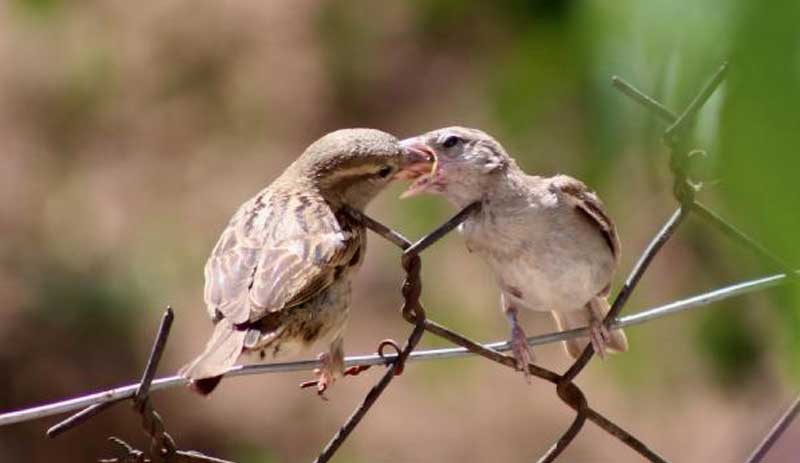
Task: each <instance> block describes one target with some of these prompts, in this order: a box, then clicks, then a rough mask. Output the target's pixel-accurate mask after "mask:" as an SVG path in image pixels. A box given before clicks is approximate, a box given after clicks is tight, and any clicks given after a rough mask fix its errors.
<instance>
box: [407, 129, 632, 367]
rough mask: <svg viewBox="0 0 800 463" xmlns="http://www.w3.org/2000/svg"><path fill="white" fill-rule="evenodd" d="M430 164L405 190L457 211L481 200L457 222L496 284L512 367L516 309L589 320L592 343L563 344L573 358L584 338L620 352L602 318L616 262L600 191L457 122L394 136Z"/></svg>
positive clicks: (522, 344)
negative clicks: (528, 166)
mask: <svg viewBox="0 0 800 463" xmlns="http://www.w3.org/2000/svg"><path fill="white" fill-rule="evenodd" d="M401 144H402V145H403V146H405V147H406V148H408V149H409V150H412V151H416V152H418V154H419V155H423V154H427V155H430V156H433V158H434V159H435V161H434V162H433V165H432V167H431V168H430V169H429V173H428V174H427V175H422V176H420V177H419V178H418V179H417V180H416V181H415V182H414V183H413V184H412V185H411V187H410V188H409V189H408V191H407V192H406V193H404V196H413V195H415V194H418V193H422V192H428V193H435V194H440V195H443V196H444V197H446V198H447V199H448V200H449V201H450V202H451V203H452V204H453V205H455V206H456V207H457V208H459V209H460V208H464V207H466V206H468V205H469V204H472V203H474V202H480V203H481V205H482V207H481V209H480V210H479V211H478V212H476V213H475V214H473V215H472V216H470V217H469V218H468V219H467V220H466V221H465V222H464V223H463V224H462V226H461V227H460V231H461V232H462V233H463V235H464V236H465V238H466V244H467V248H468V250H469V251H470V252H475V253H477V254H479V255H480V256H481V257H483V259H484V260H485V261H486V262H487V263H488V264H489V266H490V267H491V269H492V270H493V272H494V275H495V277H496V279H497V282H498V285H499V287H500V290H501V304H502V308H503V311H504V312H505V314H506V316H507V317H508V320H509V323H510V326H511V345H512V350H513V353H514V356H515V358H516V359H517V364H518V367H519V368H521V369H523V371H525V372H526V374H527V368H523V366H524V365H527V363H528V362H529V361H530V360H531V353H530V350H529V348H528V344H527V342H526V339H525V338H526V336H525V332H524V331H523V329H522V327H521V326H520V324H519V322H518V320H517V312H518V309H519V308H522V307H524V308H527V309H531V310H542V311H551V312H552V314H553V317H554V318H555V320H556V323H557V324H558V327H559V329H562V330H566V329H573V328H580V327H585V326H588V327H589V332H590V336H589V340H586V338H577V339H571V340H568V341H566V342H565V347H566V350H567V352H568V353H569V355H571V356H572V357H577V356H578V355H580V353H581V352H582V351H583V349H584V347H585V346H586V344H587V343H588V342H591V343H592V344H593V347H594V349H595V351H596V352H597V353H598V354H599V355H601V357H602V356H604V354H605V351H606V349H608V350H611V351H624V350H626V349H627V346H628V343H627V340H626V338H625V334H624V333H623V332H622V331H621V330H613V331H609V330H608V329H607V328H606V327H605V325H603V323H602V321H603V318H604V316H605V314H606V313H607V312H608V310H609V305H608V302H607V299H606V298H607V296H608V292H609V288H610V285H611V280H612V277H613V275H614V271H615V270H616V268H617V264H618V261H619V252H620V249H619V240H618V239H617V233H616V231H615V229H614V224H613V222H612V221H611V218H609V216H608V214H606V212H605V210H604V208H603V204H602V203H601V202H600V200H599V199H598V198H597V196H596V195H595V194H594V193H593V192H591V191H590V190H589V189H587V188H586V185H584V184H583V183H581V182H580V181H578V180H576V179H574V178H572V177H568V176H566V175H556V176H554V177H549V178H548V177H539V176H532V175H526V174H525V173H524V172H523V171H522V170H521V169H520V168H519V167H518V166H517V164H516V162H515V161H514V160H513V159H512V158H511V157H510V156H509V155H508V154H507V153H506V151H505V150H504V149H503V147H502V146H501V145H500V143H498V142H497V141H496V140H495V139H494V138H492V137H491V136H489V135H487V134H486V133H484V132H482V131H480V130H476V129H468V128H463V127H450V128H444V129H440V130H434V131H432V132H429V133H426V134H424V135H421V136H419V137H415V138H410V139H407V140H403V141H402V142H401Z"/></svg>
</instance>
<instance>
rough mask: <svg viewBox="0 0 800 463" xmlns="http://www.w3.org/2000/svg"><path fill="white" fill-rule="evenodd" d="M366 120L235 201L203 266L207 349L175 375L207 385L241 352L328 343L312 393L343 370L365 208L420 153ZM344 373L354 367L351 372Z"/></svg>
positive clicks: (205, 389)
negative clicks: (356, 214)
mask: <svg viewBox="0 0 800 463" xmlns="http://www.w3.org/2000/svg"><path fill="white" fill-rule="evenodd" d="M417 156H423V155H418V154H417V155H415V154H414V153H407V152H406V151H405V150H404V149H402V148H401V146H400V145H399V143H398V140H397V139H396V138H395V137H393V136H392V135H389V134H387V133H384V132H381V131H379V130H372V129H345V130H338V131H336V132H332V133H330V134H327V135H325V136H324V137H322V138H320V139H319V140H317V141H316V142H314V143H313V144H312V145H311V146H309V147H308V148H307V149H306V150H305V152H304V153H303V154H302V155H301V156H300V157H299V158H298V159H297V160H296V161H295V162H294V163H293V164H291V165H290V166H289V167H288V168H287V169H286V170H285V171H284V172H283V174H282V175H281V176H280V177H278V178H277V179H275V180H274V181H273V182H272V184H270V185H269V186H268V187H267V188H265V189H264V190H262V191H261V192H260V193H258V194H257V195H255V196H254V197H252V198H251V199H250V200H248V201H246V202H245V203H244V204H242V205H241V207H239V209H238V211H237V212H236V213H235V214H234V216H233V218H232V219H231V220H230V222H229V223H228V226H227V228H225V230H224V231H223V232H222V235H221V236H220V238H219V241H218V242H217V245H216V246H215V247H214V250H213V251H212V252H211V256H210V257H209V258H208V261H207V263H206V266H205V292H204V299H205V304H206V308H207V310H208V314H209V315H210V316H211V318H212V320H213V322H214V323H215V327H214V332H213V334H212V335H211V339H210V340H209V341H208V344H207V345H206V348H205V350H204V351H203V353H202V354H200V356H199V357H197V358H196V359H195V360H194V361H193V362H191V363H190V364H188V365H187V366H185V367H184V368H183V369H182V370H181V371H180V374H181V375H182V376H183V377H185V378H187V379H189V380H190V385H191V386H192V388H193V389H194V390H196V391H197V392H200V393H201V394H204V395H205V394H208V393H210V392H211V391H212V390H213V389H214V388H215V387H216V386H217V384H218V383H219V381H220V379H221V377H222V374H223V373H225V372H226V371H227V370H228V369H229V368H230V367H231V366H233V365H234V364H235V362H236V361H237V359H238V358H239V356H240V355H241V354H242V353H257V354H259V355H260V357H261V358H262V359H263V358H265V357H266V358H271V359H274V358H279V357H282V356H284V355H289V354H292V353H295V352H298V351H300V350H302V349H306V348H309V347H310V346H311V345H312V344H314V343H315V342H318V341H321V342H326V343H328V350H327V352H325V353H322V354H320V356H319V359H320V361H321V364H322V366H321V368H319V369H318V370H316V371H315V374H316V375H317V377H318V380H317V382H316V384H317V389H318V391H319V393H320V394H322V392H323V391H325V389H326V388H327V387H328V386H329V385H330V384H331V383H332V382H333V381H334V380H335V378H337V377H339V376H341V375H343V374H345V373H347V372H345V371H344V361H343V360H344V352H343V341H342V338H343V330H344V327H345V324H346V322H347V319H348V311H349V305H350V278H351V276H352V275H353V274H354V272H356V271H357V270H358V268H359V266H360V265H361V263H362V261H363V258H364V254H365V252H366V232H365V229H364V227H363V226H362V225H361V224H360V223H359V222H357V221H356V220H355V219H353V218H352V217H351V216H350V215H349V214H348V212H347V210H348V208H353V209H356V210H363V208H365V207H366V206H367V204H368V203H369V202H370V201H371V200H372V199H373V198H374V197H375V196H376V195H377V194H378V193H379V192H380V191H381V190H383V189H384V187H386V185H387V184H389V182H390V181H391V180H392V179H394V178H402V177H403V176H405V175H407V172H406V171H405V170H404V168H411V170H410V171H409V172H413V166H414V165H416V164H418V163H419V162H420V161H423V159H422V158H421V157H417ZM352 373H355V371H353V372H352Z"/></svg>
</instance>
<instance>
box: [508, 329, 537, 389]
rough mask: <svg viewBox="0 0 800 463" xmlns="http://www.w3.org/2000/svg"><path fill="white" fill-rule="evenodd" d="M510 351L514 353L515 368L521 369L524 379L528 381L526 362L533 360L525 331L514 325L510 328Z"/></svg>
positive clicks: (528, 374) (528, 373)
mask: <svg viewBox="0 0 800 463" xmlns="http://www.w3.org/2000/svg"><path fill="white" fill-rule="evenodd" d="M511 352H512V353H513V354H514V359H515V360H516V361H517V370H520V371H522V374H523V375H524V376H525V381H527V382H530V372H529V371H528V364H529V363H531V362H532V361H533V354H532V353H531V349H530V347H529V346H528V340H527V338H526V336H525V332H523V331H522V329H521V328H519V327H515V328H513V329H512V330H511Z"/></svg>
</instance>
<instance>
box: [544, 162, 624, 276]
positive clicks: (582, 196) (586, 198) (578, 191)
mask: <svg viewBox="0 0 800 463" xmlns="http://www.w3.org/2000/svg"><path fill="white" fill-rule="evenodd" d="M550 189H551V191H553V193H561V194H562V195H564V196H565V197H566V198H567V200H568V201H569V202H570V203H572V205H573V206H574V207H575V210H576V211H578V212H579V213H580V214H582V215H583V216H584V217H586V218H587V219H588V220H589V222H590V223H591V224H592V225H594V226H596V227H597V228H598V230H600V232H601V233H602V234H603V238H604V239H605V240H606V243H608V247H609V248H610V249H611V254H612V255H613V256H614V259H615V260H616V261H619V255H620V245H619V237H618V236H617V230H616V228H615V227H614V223H613V222H612V221H611V218H610V217H609V216H608V214H607V213H606V211H605V206H603V202H602V201H600V198H598V197H597V195H596V194H595V193H594V192H593V191H591V190H589V188H588V187H587V186H586V185H584V184H583V182H581V181H580V180H577V179H574V178H572V177H569V176H567V175H557V176H555V177H553V178H552V181H551V183H550Z"/></svg>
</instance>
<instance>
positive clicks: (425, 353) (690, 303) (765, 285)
mask: <svg viewBox="0 0 800 463" xmlns="http://www.w3.org/2000/svg"><path fill="white" fill-rule="evenodd" d="M792 274H793V275H797V272H792ZM786 282H787V277H786V274H775V275H770V276H765V277H761V278H756V279H752V280H747V281H743V282H739V283H735V284H732V285H728V286H725V287H722V288H718V289H715V290H713V291H708V292H704V293H700V294H697V295H694V296H689V297H687V298H684V299H680V300H677V301H673V302H670V303H668V304H665V305H661V306H656V307H650V308H644V309H641V310H639V311H637V312H636V313H634V314H632V315H628V316H625V317H621V318H619V319H618V320H617V321H615V322H614V323H612V324H611V325H610V328H625V327H629V326H634V325H640V324H644V323H647V322H650V321H653V320H657V319H660V318H662V317H665V316H668V315H674V314H677V313H680V312H683V311H687V310H692V309H696V308H701V307H704V306H707V305H709V304H712V303H714V302H719V301H722V300H725V299H729V298H732V297H736V296H740V295H744V294H749V293H752V292H755V291H762V290H765V289H769V288H772V287H775V286H778V285H781V284H784V283H786ZM426 329H428V330H429V331H431V332H432V333H433V334H436V335H437V336H440V337H445V338H446V339H448V340H449V341H450V342H452V343H453V344H456V345H459V346H463V345H464V343H467V342H472V341H470V340H469V339H467V338H463V339H462V338H461V337H460V335H458V334H457V333H454V332H453V333H452V334H448V333H447V331H446V330H447V329H446V328H444V327H442V326H441V325H438V324H437V323H435V322H433V321H431V320H428V321H427V322H426ZM587 333H588V330H587V329H586V328H577V329H573V330H566V331H558V332H552V333H547V334H541V335H537V336H530V337H529V338H528V344H529V345H530V346H541V345H545V344H550V343H554V342H560V341H564V340H567V339H572V338H577V337H581V336H586V334H587ZM448 336H451V337H448ZM471 349H472V350H470V349H467V348H466V347H451V348H441V349H429V350H415V351H414V352H412V353H411V355H409V357H408V359H407V361H409V362H411V361H423V360H444V359H453V358H461V357H466V356H470V355H483V356H487V355H488V358H489V359H490V360H493V361H496V362H498V363H503V361H502V360H500V361H498V360H497V358H498V357H502V356H499V355H498V356H497V357H493V355H497V354H499V353H500V352H506V351H508V350H510V349H511V347H510V344H509V342H508V341H496V342H491V343H487V344H478V343H475V345H474V346H472V345H471ZM480 349H483V351H481V352H476V351H478V350H480ZM485 353H488V354H485ZM484 354H485V355H484ZM394 357H395V355H394V354H389V353H386V354H385V355H384V357H381V356H380V355H377V354H375V355H358V356H351V357H347V358H346V359H345V366H347V367H351V366H357V365H389V364H391V363H392V362H393V361H394ZM318 366H319V362H318V361H317V360H301V361H296V362H284V363H257V364H252V365H239V366H235V367H232V368H231V369H230V370H228V371H227V372H226V373H225V376H226V377H234V376H245V375H259V374H270V373H284V372H290V371H304V370H313V369H314V368H317V367H318ZM557 376H558V375H557V374H555V373H554V374H553V377H552V378H553V379H554V380H555V379H557ZM185 385H186V382H185V380H183V379H182V378H181V377H179V376H169V377H165V378H158V379H155V380H153V382H152V385H151V391H156V390H163V389H167V388H171V387H178V386H185ZM138 387H139V384H138V383H136V384H130V385H127V386H121V387H118V388H114V389H110V390H107V391H102V392H98V393H94V394H89V395H85V396H81V397H75V398H72V399H69V400H66V401H61V402H55V403H50V404H46V405H41V406H38V407H33V408H27V409H22V410H18V411H13V412H8V413H4V414H0V426H5V425H10V424H14V423H19V422H23V421H30V420H34V419H39V418H44V417H48V416H53V415H58V414H61V413H67V412H70V411H73V410H78V409H81V408H83V407H87V406H93V405H104V404H109V405H110V404H114V403H118V402H120V401H123V400H126V399H130V398H131V397H133V395H134V394H135V392H136V389H138Z"/></svg>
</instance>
